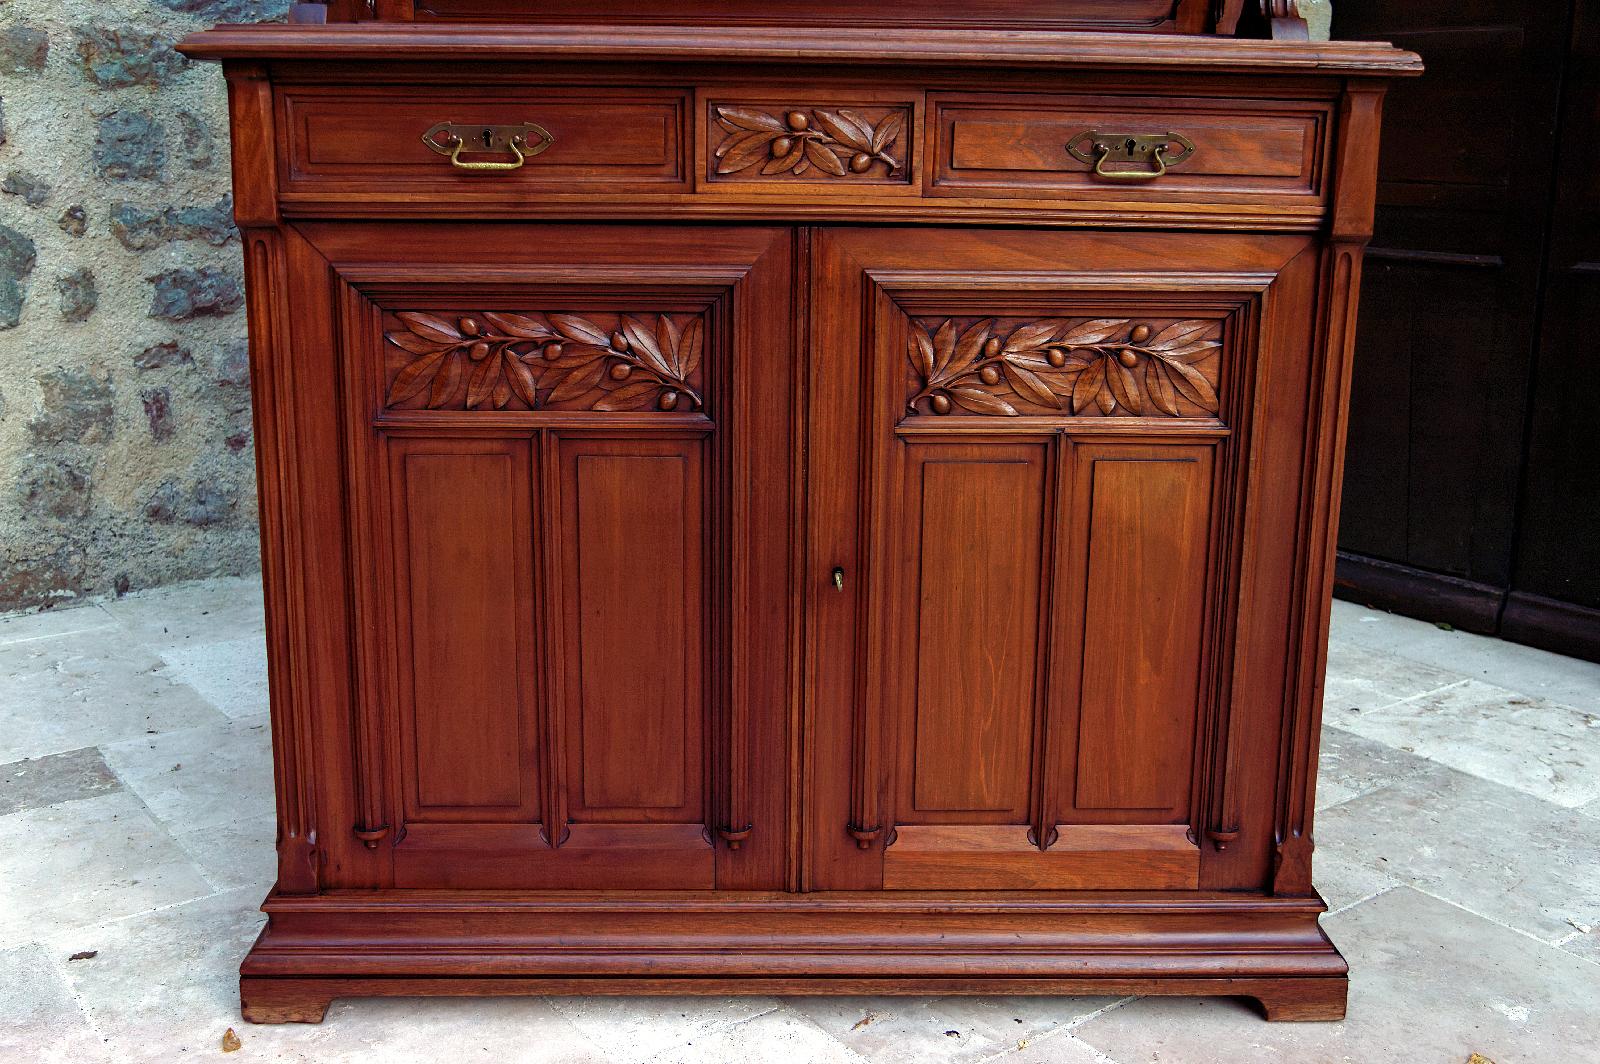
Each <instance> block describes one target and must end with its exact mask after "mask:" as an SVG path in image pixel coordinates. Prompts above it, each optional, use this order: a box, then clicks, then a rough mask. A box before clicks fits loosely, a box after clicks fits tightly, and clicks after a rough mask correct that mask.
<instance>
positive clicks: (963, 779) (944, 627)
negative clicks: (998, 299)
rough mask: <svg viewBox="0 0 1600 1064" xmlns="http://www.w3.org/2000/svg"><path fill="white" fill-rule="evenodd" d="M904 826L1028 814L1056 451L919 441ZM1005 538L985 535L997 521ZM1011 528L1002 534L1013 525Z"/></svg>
mask: <svg viewBox="0 0 1600 1064" xmlns="http://www.w3.org/2000/svg"><path fill="white" fill-rule="evenodd" d="M906 458H907V463H908V466H909V472H908V477H907V495H906V502H905V519H906V523H907V524H906V528H905V531H904V533H903V546H902V550H903V551H904V565H905V566H906V568H907V569H909V570H910V571H911V572H913V573H915V574H916V575H915V577H914V578H913V579H911V580H908V581H907V582H906V586H905V588H904V597H903V598H902V599H900V601H899V608H898V609H896V610H895V611H894V612H895V613H896V614H897V615H898V616H899V617H901V619H902V623H904V624H905V625H906V626H907V629H908V631H909V632H911V633H915V634H914V635H913V636H912V637H911V638H910V639H909V640H908V642H909V644H910V647H911V658H910V659H909V660H905V661H904V662H903V663H902V665H901V667H900V669H901V676H902V678H903V680H904V681H905V683H906V687H907V688H908V691H907V694H908V695H909V702H910V705H909V706H908V707H907V710H906V711H907V714H908V715H907V719H906V720H905V725H906V727H907V731H906V735H907V736H908V740H907V741H906V742H905V744H904V745H903V748H902V759H903V760H902V763H901V771H900V779H901V786H902V799H901V812H900V815H899V817H898V820H899V821H900V822H901V823H922V822H934V823H937V822H946V823H948V822H951V821H960V822H971V821H983V822H993V823H1019V822H1024V821H1026V820H1027V818H1028V814H1029V809H1028V799H1029V795H1030V794H1031V793H1032V782H1033V779H1032V777H1033V751H1034V742H1035V739H1036V734H1035V728H1034V720H1035V715H1036V712H1037V708H1038V696H1039V690H1038V682H1039V651H1040V644H1039V635H1040V630H1041V620H1042V618H1041V616H1040V612H1039V607H1040V590H1041V586H1042V580H1043V576H1044V572H1043V570H1044V566H1045V561H1046V555H1045V543H1044V533H1045V525H1044V507H1045V502H1046V500H1047V489H1046V484H1047V478H1048V473H1049V469H1048V453H1047V450H1046V448H1045V447H1044V446H1043V445H1041V444H1037V443H1025V444H966V445H957V444H935V445H930V446H915V447H912V448H910V453H909V454H908V455H907V456H906ZM985 529H989V530H993V531H994V533H995V534H984V530H985ZM1001 529H1003V530H1004V532H1003V533H1000V531H999V530H1001Z"/></svg>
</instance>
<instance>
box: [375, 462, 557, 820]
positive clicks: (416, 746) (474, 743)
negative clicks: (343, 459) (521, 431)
mask: <svg viewBox="0 0 1600 1064" xmlns="http://www.w3.org/2000/svg"><path fill="white" fill-rule="evenodd" d="M527 446H528V445H527V444H526V443H525V442H523V441H510V440H508V441H505V444H504V446H503V447H499V446H496V449H494V450H486V451H482V452H477V453H474V452H462V451H458V450H455V449H454V447H453V446H452V447H451V448H448V449H446V448H443V447H439V448H435V447H430V446H427V445H422V446H420V447H418V446H413V447H410V448H407V449H406V450H404V451H402V453H401V455H400V457H399V465H400V470H399V471H400V474H401V476H402V477H403V484H404V488H403V499H404V505H403V513H402V516H401V519H402V521H403V523H404V525H403V527H404V529H405V554H404V555H403V556H402V557H403V565H404V568H405V571H406V574H407V583H408V585H409V588H408V590H409V602H408V603H407V606H406V617H407V619H408V623H409V626H410V635H411V638H410V641H409V647H408V649H409V651H410V653H409V655H408V658H409V661H407V662H405V663H403V668H404V670H405V671H406V672H407V673H409V676H408V678H409V680H410V684H409V687H410V696H411V703H412V704H411V713H410V715H409V719H408V720H407V722H406V723H407V725H408V726H409V730H410V732H411V736H410V739H411V742H410V746H411V751H410V752H411V758H412V763H413V766H414V768H413V773H414V774H413V780H414V788H415V812H416V813H417V814H419V815H420V816H421V818H423V819H434V818H436V817H437V816H438V814H439V813H441V812H443V811H444V810H448V809H467V808H470V809H474V810H479V811H481V810H482V809H484V808H485V807H506V808H511V809H518V810H521V811H523V812H525V813H527V814H530V815H531V814H533V813H535V811H536V809H535V805H536V801H535V796H536V795H537V786H536V780H535V779H534V777H533V772H532V769H533V766H532V763H531V758H528V757H526V754H527V753H529V751H526V750H525V737H526V736H527V735H528V734H530V732H531V728H529V727H528V725H530V724H531V721H528V720H525V719H524V718H525V717H526V716H527V715H528V712H529V710H530V709H531V706H530V705H529V704H528V701H527V699H526V698H525V697H524V696H525V694H526V692H525V691H524V688H525V687H526V686H527V682H526V677H527V675H528V673H529V668H528V666H529V665H530V664H531V662H528V661H526V660H524V655H522V654H520V653H519V647H518V643H519V639H518V632H519V630H520V631H526V630H527V628H528V626H529V624H530V623H531V619H530V612H529V611H528V610H527V609H525V608H524V607H525V605H526V604H525V603H523V602H521V601H520V599H521V598H522V597H523V595H524V592H523V590H522V588H523V587H524V586H525V583H526V582H525V580H519V579H518V578H519V576H521V575H525V565H524V564H522V562H521V560H520V559H519V558H518V554H519V550H520V548H519V545H520V544H521V543H523V542H525V539H526V537H525V535H524V533H525V531H526V527H527V517H526V514H527V512H528V509H529V500H528V491H529V488H528V484H529V476H528V472H529V460H528V454H527Z"/></svg>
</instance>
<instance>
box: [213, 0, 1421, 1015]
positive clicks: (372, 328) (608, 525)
mask: <svg viewBox="0 0 1600 1064" xmlns="http://www.w3.org/2000/svg"><path fill="white" fill-rule="evenodd" d="M440 2H444V0H440ZM486 2H487V0H486ZM919 2H926V0H919ZM936 2H942V0H936ZM469 6H470V5H469ZM493 6H494V5H493V4H492V3H489V4H488V7H484V4H479V7H480V8H483V9H484V10H489V9H490V8H493ZM638 6H640V7H641V8H647V7H650V6H651V0H638ZM734 6H735V7H737V6H738V5H734ZM835 6H838V5H835ZM945 6H946V7H951V8H952V10H953V9H954V8H953V5H949V4H945ZM1056 6H1057V8H1061V9H1066V8H1074V7H1077V8H1083V9H1096V8H1098V9H1104V8H1106V7H1107V6H1108V5H1106V4H1104V3H1100V2H1098V0H1071V2H1070V3H1068V2H1063V3H1058V4H1057V5H1056ZM1112 6H1115V5H1112ZM1127 6H1128V5H1124V10H1126V8H1127ZM1144 6H1145V7H1149V8H1152V9H1155V8H1161V9H1163V10H1166V9H1167V8H1169V7H1171V5H1163V4H1159V3H1158V4H1146V5H1144ZM1225 6H1226V7H1234V8H1236V5H1231V4H1230V5H1225ZM1177 7H1178V9H1180V12H1179V14H1180V17H1183V18H1188V17H1191V15H1192V13H1194V12H1196V11H1206V10H1210V6H1209V5H1205V4H1196V3H1193V2H1189V0H1185V2H1184V3H1182V4H1179V5H1177ZM419 10H420V9H419ZM474 10H476V9H474ZM1183 12H1189V13H1191V14H1190V15H1185V14H1183ZM1157 28H1170V27H1168V25H1167V23H1161V24H1160V25H1159V26H1157ZM182 47H183V50H184V51H185V52H186V53H187V54H189V55H191V56H196V57H200V58H208V59H220V60H222V61H223V62H224V63H225V65H226V72H227V79H228V91H229V100H230V105H231V113H232V124H233V166H234V182H235V203H236V208H237V213H238V221H239V225H240V228H241V232H242V234H243V238H244V248H245V252H244V254H245V264H246V271H247V280H248V289H249V315H250V331H251V360H252V373H253V382H254V389H255V392H254V395H255V403H256V406H255V417H256V426H257V441H258V450H257V457H258V462H259V467H260V490H261V523H262V545H263V566H264V574H265V582H266V591H267V617H268V638H269V652H270V653H269V658H270V662H271V685H272V711H273V738H274V749H275V755H276V769H277V793H278V818H279V842H278V856H279V875H278V882H277V885H276V887H275V888H274V890H273V891H272V893H271V895H270V896H269V898H268V899H267V901H266V904H265V909H266V911H267V913H268V915H269V921H268V924H267V927H266V929H265V931H264V932H263V933H262V936H261V938H260V939H259V941H258V942H257V943H256V945H255V947H254V948H253V949H252V950H251V952H250V954H249V956H248V958H246V960H245V962H244V965H243V968H242V976H241V997H242V1000H243V1007H244V1015H245V1016H246V1018H248V1019H251V1020H256V1021H283V1020H317V1019H320V1018H321V1017H322V1015H323V1012H324V1010H325V1009H326V1007H327V1005H328V1002H329V1001H330V1000H331V999H332V998H334V997H337V996H368V995H382V994H400V995H417V994H516V993H603V994H614V993H718V994H720V993H857V992H871V993H918V994H921V993H985V994H990V993H1008V992H1017V993H1064V994H1074V993H1169V994H1233V995H1243V996H1247V997H1251V998H1254V999H1256V1000H1257V1001H1259V1002H1260V1004H1261V1005H1262V1006H1263V1007H1264V1010H1265V1012H1266V1015H1267V1016H1268V1017H1269V1018H1277V1019H1326V1018H1332V1017H1337V1016H1340V1015H1342V1014H1343V1009H1344V1000H1345V990H1346V969H1345V964H1344V961H1343V959H1342V958H1341V957H1340V955H1339V953H1338V951H1337V950H1336V949H1335V948H1334V946H1333V945H1332V943H1331V942H1330V941H1329V940H1328V938H1327V937H1326V936H1325V935H1324V934H1323V932H1322V931H1321V929H1320V928H1319V926H1318V923H1317V917H1318V915H1319V913H1321V912H1322V911H1323V908H1324V906H1323V903H1322V901H1321V899H1320V898H1319V896H1318V895H1317V893H1316V891H1315V889H1314V888H1313V886H1312V879H1311V849H1312V845H1311V818H1312V791H1313V780H1314V776H1315V766H1316V752H1317V730H1318V721H1319V715H1320V714H1319V710H1320V707H1319V703H1320V692H1321V686H1322V679H1323V666H1324V648H1325V640H1326V634H1327V623H1328V592H1329V585H1330V581H1331V579H1332V561H1333V532H1334V529H1335V528H1336V525H1337V500H1338V486H1339V481H1340V454H1341V446H1342V442H1343V432H1344V418H1345V409H1346V402H1347V389H1348V381H1349V369H1350V359H1349V352H1350V339H1351V326H1352V322H1353V319H1354V314H1355V302H1356V291H1357V288H1358V283H1359V277H1360V268H1361V251H1362V247H1363V245H1364V243H1365V241H1366V240H1367V238H1368V235H1369V231H1370V227H1371V223H1372V214H1373V196H1374V170H1375V163H1376V159H1375V155H1376V146H1377V142H1378V139H1377V138H1378V127H1379V115H1380V105H1381V100H1382V96H1383V92H1384V88H1385V85H1386V82H1387V80H1388V79H1389V78H1391V77H1393V76H1398V75H1407V74H1413V73H1416V72H1417V71H1418V69H1419V66H1418V64H1417V61H1416V59H1415V57H1414V56H1412V55H1410V54H1408V53H1405V52H1401V51H1397V50H1395V49H1393V48H1390V47H1389V46H1387V45H1374V44H1328V43H1322V44H1312V43H1307V42H1303V41H1295V40H1276V41H1272V40H1235V39H1229V38H1225V37H1219V36H1179V35H1177V34H1174V33H1170V32H1162V33H1149V34H1135V33H1083V32H1076V31H1074V30H1069V29H1061V28H1054V27H1052V28H1045V29H1016V28H993V27H983V26H950V25H932V26H908V25H881V26H863V25H845V24H820V25H808V24H805V23H804V20H796V21H794V22H791V23H786V24H765V23H753V22H744V21H740V20H737V19H732V20H729V21H726V22H725V23H723V24H718V25H691V24H671V25H665V24H651V23H647V22H644V21H641V22H639V23H636V24H635V23H627V22H622V21H617V22H613V23H611V24H607V25H603V26H601V25H592V24H584V23H582V22H561V21H550V22H547V23H524V24H519V25H498V24H477V23H468V22H461V21H446V20H444V19H442V18H441V19H437V20H433V21H427V22H423V21H421V20H420V17H419V20H418V21H415V22H412V23H410V24H396V23H387V22H372V21H366V22H357V23H353V24H346V25H333V24H327V25H287V26H259V27H223V28H219V29H216V30H212V31H208V32H206V33H201V34H198V35H195V36H192V37H190V38H189V39H188V40H187V41H185V42H184V44H183V46H182Z"/></svg>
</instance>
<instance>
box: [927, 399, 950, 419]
mask: <svg viewBox="0 0 1600 1064" xmlns="http://www.w3.org/2000/svg"><path fill="white" fill-rule="evenodd" d="M931 405H932V406H933V412H934V413H935V414H948V413H949V412H950V397H949V396H948V395H936V396H934V397H933V401H932V404H931Z"/></svg>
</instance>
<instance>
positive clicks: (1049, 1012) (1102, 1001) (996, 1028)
mask: <svg viewBox="0 0 1600 1064" xmlns="http://www.w3.org/2000/svg"><path fill="white" fill-rule="evenodd" d="M1116 1000H1117V999H1116V998H1111V997H1038V996H1031V997H1023V996H1019V997H966V996H958V997H943V998H930V999H928V1004H929V1007H930V1008H931V1009H932V1010H933V1011H934V1013H935V1014H936V1015H938V1016H943V1017H947V1018H948V1019H951V1020H954V1021H955V1022H956V1025H957V1026H958V1027H959V1028H960V1029H963V1030H969V1029H970V1030H974V1031H977V1032H979V1033H980V1034H982V1035H984V1036H985V1037H987V1038H992V1039H994V1040H995V1041H996V1042H1015V1041H1019V1040H1021V1039H1024V1038H1029V1037H1033V1036H1035V1035H1040V1034H1043V1033H1044V1032H1045V1031H1052V1030H1055V1029H1056V1028H1057V1027H1061V1026H1064V1025H1066V1024H1070V1023H1075V1022H1076V1021H1078V1020H1081V1019H1083V1018H1084V1017H1085V1016H1089V1015H1092V1014H1093V1013H1096V1012H1098V1011H1100V1010H1101V1009H1103V1008H1106V1007H1107V1006H1109V1005H1111V1004H1113V1003H1114V1002H1115V1001H1116Z"/></svg>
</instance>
